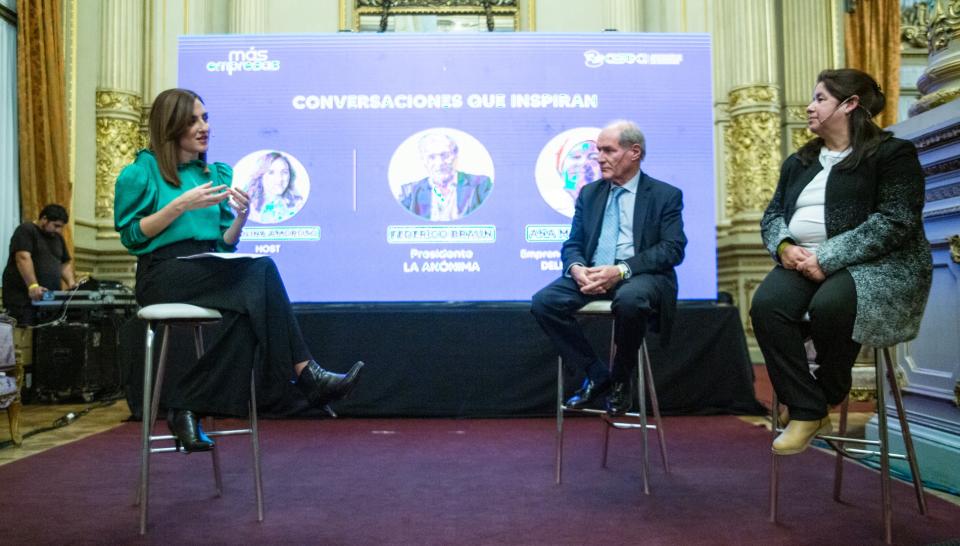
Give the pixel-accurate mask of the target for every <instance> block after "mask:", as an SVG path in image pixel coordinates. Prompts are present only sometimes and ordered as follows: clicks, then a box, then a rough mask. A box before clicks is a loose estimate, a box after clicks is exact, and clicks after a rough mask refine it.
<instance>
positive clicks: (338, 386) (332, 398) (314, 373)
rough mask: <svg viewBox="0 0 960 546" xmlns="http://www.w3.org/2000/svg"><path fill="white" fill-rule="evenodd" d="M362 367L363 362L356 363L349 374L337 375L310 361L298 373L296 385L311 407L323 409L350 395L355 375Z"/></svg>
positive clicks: (354, 383) (354, 384)
mask: <svg viewBox="0 0 960 546" xmlns="http://www.w3.org/2000/svg"><path fill="white" fill-rule="evenodd" d="M362 367H363V362H357V363H356V364H354V365H353V367H352V368H350V371H349V372H347V373H345V374H339V373H334V372H329V371H327V370H324V369H323V368H321V367H320V365H319V364H317V362H316V361H314V360H311V361H310V362H308V363H307V367H306V368H304V369H303V371H301V372H300V377H299V378H298V379H297V382H296V385H297V388H299V389H300V391H301V392H303V394H304V396H306V397H307V401H308V402H310V405H311V406H317V407H323V406H325V405H326V404H329V403H330V402H336V401H337V400H340V399H342V398H345V397H346V396H347V395H348V394H350V391H352V390H353V387H354V386H356V384H357V374H359V373H360V368H362Z"/></svg>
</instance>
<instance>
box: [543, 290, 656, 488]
mask: <svg viewBox="0 0 960 546" xmlns="http://www.w3.org/2000/svg"><path fill="white" fill-rule="evenodd" d="M612 304H613V302H611V301H609V300H598V301H592V302H590V303H588V304H586V305H584V306H583V307H581V308H580V310H578V311H577V313H576V315H577V316H589V315H593V316H608V317H611V318H612V319H613V324H612V325H611V328H610V366H611V367H612V366H613V361H614V358H615V357H616V354H617V345H616V343H615V342H614V333H615V332H616V330H617V324H616V318H615V317H614V315H613V310H612V309H611V306H612ZM563 391H564V388H563V357H558V358H557V442H556V443H557V451H556V483H557V484H558V485H559V484H560V483H561V480H562V475H563V415H564V412H565V411H572V412H579V413H589V414H594V415H599V416H600V418H601V423H602V426H603V448H602V452H601V460H600V466H602V467H603V468H606V466H607V448H608V446H609V442H610V429H611V428H615V429H619V430H631V429H637V430H639V431H640V442H641V449H642V461H643V464H642V469H641V474H642V475H643V492H644V493H645V494H647V495H649V494H650V483H649V477H648V474H649V471H650V453H649V447H648V446H649V442H648V438H647V430H648V429H655V430H656V431H657V435H658V437H659V440H660V457H661V459H662V460H663V470H664V472H666V473H668V474H669V473H670V466H669V463H668V462H667V445H666V442H665V440H664V437H663V421H662V420H661V419H660V404H659V402H658V401H657V390H656V387H655V386H654V384H653V371H652V369H651V367H650V353H649V352H647V340H646V338H644V339H643V341H642V342H641V343H640V348H639V349H638V350H637V394H638V398H639V404H638V410H637V411H636V412H629V413H625V414H623V415H620V416H617V417H610V416H609V415H607V412H606V411H604V410H598V409H589V408H587V409H572V408H568V407H567V406H565V405H564V400H563V395H564V392H563ZM646 391H649V394H650V406H651V407H652V409H653V419H654V422H655V424H650V423H648V422H647V412H646V407H647V399H646Z"/></svg>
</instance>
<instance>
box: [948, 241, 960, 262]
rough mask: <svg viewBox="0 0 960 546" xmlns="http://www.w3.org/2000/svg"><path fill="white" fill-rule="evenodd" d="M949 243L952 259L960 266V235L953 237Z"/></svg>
mask: <svg viewBox="0 0 960 546" xmlns="http://www.w3.org/2000/svg"><path fill="white" fill-rule="evenodd" d="M947 241H948V242H949V243H950V259H951V260H953V263H955V264H960V235H951V236H950V238H949V239H947Z"/></svg>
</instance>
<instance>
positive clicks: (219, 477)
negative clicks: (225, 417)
mask: <svg viewBox="0 0 960 546" xmlns="http://www.w3.org/2000/svg"><path fill="white" fill-rule="evenodd" d="M193 347H194V350H195V351H196V353H197V359H198V360H199V359H200V358H201V357H203V326H202V325H201V324H199V323H197V324H194V325H193ZM204 421H205V422H206V427H207V431H208V432H212V431H213V430H215V425H214V421H215V419H214V418H213V417H207V418H206V419H204ZM210 458H211V460H212V462H213V484H214V487H215V488H216V490H217V496H218V497H220V496H223V474H222V473H221V471H220V450H218V449H217V446H216V445H214V446H213V449H211V450H210Z"/></svg>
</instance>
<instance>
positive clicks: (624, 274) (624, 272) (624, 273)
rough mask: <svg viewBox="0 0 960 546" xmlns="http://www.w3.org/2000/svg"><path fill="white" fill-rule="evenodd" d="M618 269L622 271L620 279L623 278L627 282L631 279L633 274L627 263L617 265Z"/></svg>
mask: <svg viewBox="0 0 960 546" xmlns="http://www.w3.org/2000/svg"><path fill="white" fill-rule="evenodd" d="M617 268H618V269H619V270H620V278H621V279H623V280H627V279H629V278H630V275H631V274H632V273H631V272H630V268H629V267H627V264H625V263H623V262H620V263H618V264H617Z"/></svg>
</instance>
